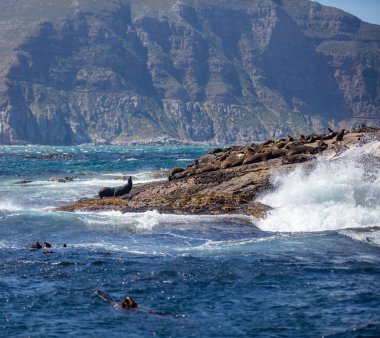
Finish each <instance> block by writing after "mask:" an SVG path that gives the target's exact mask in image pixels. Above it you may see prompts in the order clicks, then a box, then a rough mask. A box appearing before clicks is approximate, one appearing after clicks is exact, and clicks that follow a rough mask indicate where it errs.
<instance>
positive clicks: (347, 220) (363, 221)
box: [257, 141, 380, 232]
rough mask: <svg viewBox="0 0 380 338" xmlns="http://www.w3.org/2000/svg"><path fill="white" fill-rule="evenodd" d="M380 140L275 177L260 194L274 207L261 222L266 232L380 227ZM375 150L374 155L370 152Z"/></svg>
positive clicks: (259, 224)
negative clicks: (268, 189) (269, 189)
mask: <svg viewBox="0 0 380 338" xmlns="http://www.w3.org/2000/svg"><path fill="white" fill-rule="evenodd" d="M379 149H380V142H378V141H376V142H372V143H369V144H367V145H365V146H363V147H355V148H352V149H350V150H348V151H346V152H345V153H344V154H342V156H341V157H340V158H336V159H335V160H332V161H323V162H322V161H321V162H319V163H317V165H316V166H315V167H314V168H313V169H311V170H307V169H306V167H302V168H298V169H296V170H295V171H292V172H290V173H287V174H279V175H277V176H276V177H275V178H274V185H275V186H277V189H276V190H275V191H274V192H271V193H269V194H267V195H265V196H263V197H262V198H261V202H262V203H265V204H268V205H270V206H271V207H273V208H274V210H272V211H271V212H270V213H269V215H268V217H267V218H266V219H264V220H260V221H259V222H258V224H257V226H258V227H259V228H260V229H261V230H264V231H275V232H314V231H326V230H340V229H347V228H367V227H376V226H380V175H379V170H380V158H379V157H377V156H373V155H376V154H378V150H379ZM370 154H371V155H370Z"/></svg>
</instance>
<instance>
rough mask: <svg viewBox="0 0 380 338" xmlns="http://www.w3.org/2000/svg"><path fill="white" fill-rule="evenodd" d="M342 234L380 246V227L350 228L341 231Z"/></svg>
mask: <svg viewBox="0 0 380 338" xmlns="http://www.w3.org/2000/svg"><path fill="white" fill-rule="evenodd" d="M339 233H340V234H341V235H344V236H347V237H350V238H351V239H353V240H354V241H358V242H363V243H367V244H372V245H374V246H380V228H374V229H365V230H359V229H352V230H351V229H350V230H341V231H339Z"/></svg>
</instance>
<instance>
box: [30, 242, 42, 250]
mask: <svg viewBox="0 0 380 338" xmlns="http://www.w3.org/2000/svg"><path fill="white" fill-rule="evenodd" d="M27 248H28V249H37V250H38V249H42V245H41V244H40V242H39V241H37V242H36V244H31V245H28V246H27Z"/></svg>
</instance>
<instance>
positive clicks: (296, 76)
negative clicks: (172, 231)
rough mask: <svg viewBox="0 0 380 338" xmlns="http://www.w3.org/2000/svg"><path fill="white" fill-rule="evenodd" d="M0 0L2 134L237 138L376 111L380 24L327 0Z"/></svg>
mask: <svg viewBox="0 0 380 338" xmlns="http://www.w3.org/2000/svg"><path fill="white" fill-rule="evenodd" d="M4 1H5V2H4V3H2V4H0V9H1V13H2V14H0V28H2V29H3V31H4V32H5V34H4V35H3V38H0V47H1V48H0V50H1V52H0V57H1V61H0V124H1V128H0V143H1V144H24V143H39V144H79V143H89V142H92V143H94V142H95V143H128V142H136V141H143V140H146V139H163V138H164V139H165V138H168V139H177V140H179V141H185V142H187V141H195V142H208V143H224V144H225V143H244V142H249V141H250V140H258V139H264V138H267V137H281V136H284V135H287V133H297V132H300V131H301V130H302V131H305V130H306V131H319V130H322V129H324V128H326V126H327V125H328V124H332V125H334V124H339V125H341V126H349V125H352V124H353V123H356V121H355V122H353V120H351V119H352V118H353V117H355V118H360V119H361V120H360V122H362V121H364V122H365V121H374V123H376V122H377V121H378V120H377V119H380V80H379V72H380V53H379V51H380V46H379V45H380V26H377V25H372V24H367V23H364V22H362V21H360V20H359V19H358V18H356V17H354V16H352V15H350V14H348V13H345V12H343V11H340V10H337V9H334V8H331V7H324V6H321V5H319V4H318V3H315V2H311V1H308V0H297V1H290V0H276V1H275V0H260V1H249V0H240V1H236V2H234V3H232V2H230V1H212V0H208V1H202V2H201V1H176V0H166V1H162V2H160V3H159V4H158V3H157V2H154V1H151V0H144V1H135V0H129V1H126V0H125V1H124V0H120V1H111V2H107V3H105V2H104V1H91V0H82V1H79V0H78V1H70V0H64V1H62V2H60V4H59V5H56V4H52V3H51V2H48V1H45V0H32V1H28V2H27V1H26V0H17V1H14V2H11V1H9V0H4ZM14 6H17V7H18V8H19V11H18V12H17V14H15V15H14V16H11V15H10V13H12V8H13V9H14ZM157 6H158V7H159V8H158V7H157ZM9 17H11V18H12V19H9ZM25 18H29V21H28V20H25ZM15 32H17V33H18V34H17V37H18V38H17V39H14V40H12V42H9V41H10V37H13V36H15ZM3 47H4V48H3ZM5 47H6V48H5Z"/></svg>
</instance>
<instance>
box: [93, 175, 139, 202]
mask: <svg viewBox="0 0 380 338" xmlns="http://www.w3.org/2000/svg"><path fill="white" fill-rule="evenodd" d="M131 190H132V177H131V176H129V177H128V182H127V184H125V185H122V186H120V187H115V188H110V187H105V188H102V189H100V190H99V197H100V198H101V199H102V198H103V197H119V196H123V195H126V194H128V193H129V192H130V191H131Z"/></svg>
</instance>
